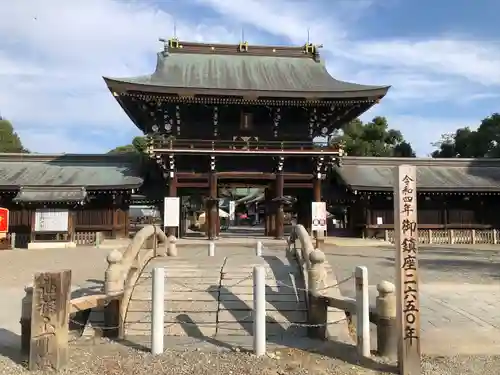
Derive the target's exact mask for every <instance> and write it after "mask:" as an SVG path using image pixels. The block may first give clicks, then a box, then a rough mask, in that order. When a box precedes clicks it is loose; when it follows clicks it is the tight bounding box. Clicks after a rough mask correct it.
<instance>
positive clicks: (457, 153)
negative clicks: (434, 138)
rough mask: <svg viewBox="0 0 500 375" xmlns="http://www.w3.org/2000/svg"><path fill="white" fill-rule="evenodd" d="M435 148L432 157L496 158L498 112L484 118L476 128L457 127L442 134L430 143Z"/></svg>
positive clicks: (499, 148)
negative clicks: (438, 138)
mask: <svg viewBox="0 0 500 375" xmlns="http://www.w3.org/2000/svg"><path fill="white" fill-rule="evenodd" d="M432 145H433V146H434V147H436V148H437V149H436V150H435V151H434V152H432V154H431V156H432V157H434V158H498V157H500V114H498V113H494V114H492V115H491V116H488V117H486V118H484V119H483V120H482V121H481V123H480V125H479V127H478V128H477V130H472V129H471V128H469V127H465V128H459V129H457V130H456V131H455V133H452V134H443V135H442V136H441V139H440V140H439V141H438V142H435V143H433V144H432Z"/></svg>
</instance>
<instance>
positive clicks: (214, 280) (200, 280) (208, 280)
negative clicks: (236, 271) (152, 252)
mask: <svg viewBox="0 0 500 375" xmlns="http://www.w3.org/2000/svg"><path fill="white" fill-rule="evenodd" d="M169 279H173V280H174V281H181V282H186V280H187V279H189V280H190V282H192V283H195V284H220V275H211V276H207V277H203V276H196V277H190V276H182V275H180V276H179V275H169V276H168V277H167V276H165V282H166V283H167V282H168V280H169ZM145 280H151V281H150V282H149V283H150V284H151V283H152V282H153V281H152V275H151V273H143V274H142V275H141V276H140V277H139V279H138V280H137V282H138V283H142V284H144V283H145Z"/></svg>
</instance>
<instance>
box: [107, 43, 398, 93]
mask: <svg viewBox="0 0 500 375" xmlns="http://www.w3.org/2000/svg"><path fill="white" fill-rule="evenodd" d="M180 43H181V45H182V46H183V48H177V49H174V50H172V51H170V52H168V53H167V52H160V53H158V58H157V65H156V70H155V72H154V73H153V74H151V75H144V76H139V77H132V78H108V77H105V78H104V79H105V81H106V83H107V85H108V87H110V89H111V90H112V91H113V90H116V91H123V90H124V91H127V90H132V91H133V90H139V91H140V90H143V91H151V92H158V93H175V94H179V95H182V94H183V93H185V94H186V95H187V94H190V95H196V94H211V95H244V93H250V92H251V93H253V95H255V96H256V97H266V96H269V97H288V98H303V97H314V98H325V99H326V98H328V99H349V98H352V99H361V98H372V99H374V100H376V99H381V98H382V97H383V96H385V94H386V93H387V91H388V89H389V86H369V85H360V84H356V83H349V82H344V81H339V80H337V79H335V78H333V77H332V76H331V75H330V74H329V73H328V71H327V70H326V67H325V64H324V62H322V61H317V60H316V59H314V58H313V57H312V56H311V55H308V54H305V53H304V51H303V48H302V47H268V46H265V47H264V46H249V51H248V52H240V53H237V46H236V45H217V44H214V45H210V44H201V43H186V42H180ZM212 48H213V49H212Z"/></svg>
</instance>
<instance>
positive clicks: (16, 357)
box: [0, 328, 25, 364]
mask: <svg viewBox="0 0 500 375" xmlns="http://www.w3.org/2000/svg"><path fill="white" fill-rule="evenodd" d="M0 356H3V357H7V358H9V359H10V360H11V361H12V362H14V363H17V364H22V363H23V361H24V359H25V358H24V357H23V356H22V354H21V336H19V335H18V334H16V333H14V332H11V331H9V330H7V329H4V328H0Z"/></svg>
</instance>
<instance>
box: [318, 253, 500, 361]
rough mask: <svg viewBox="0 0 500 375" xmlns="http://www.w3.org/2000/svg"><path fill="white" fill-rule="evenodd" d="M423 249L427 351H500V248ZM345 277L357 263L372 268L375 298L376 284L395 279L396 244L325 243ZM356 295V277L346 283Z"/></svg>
mask: <svg viewBox="0 0 500 375" xmlns="http://www.w3.org/2000/svg"><path fill="white" fill-rule="evenodd" d="M470 246H471V245H469V246H468V247H465V246H450V245H448V246H425V247H424V246H423V247H421V248H420V271H421V273H420V278H421V289H420V290H421V295H420V301H421V312H422V314H421V329H422V350H423V352H424V353H426V354H436V355H455V354H499V353H500V256H499V254H500V246H492V245H477V246H475V247H476V248H475V249H473V248H470ZM324 250H325V253H326V256H327V260H328V262H329V263H330V264H331V265H332V267H333V269H334V270H335V272H336V273H337V277H338V279H339V281H340V282H342V281H341V280H345V279H348V278H349V277H350V276H351V275H352V272H353V270H354V267H355V266H357V265H364V266H366V267H368V274H369V283H370V285H371V288H370V298H371V303H372V304H375V297H376V294H377V293H376V287H375V286H376V284H377V283H378V282H380V281H382V280H389V281H391V282H394V274H395V269H394V248H393V247H385V248H384V247H363V248H356V247H339V246H337V247H329V246H327V247H325V249H324ZM340 288H341V291H342V293H343V294H344V295H347V296H351V297H354V295H355V287H354V281H353V280H352V279H349V280H347V281H345V282H343V283H342V284H341V285H340Z"/></svg>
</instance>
